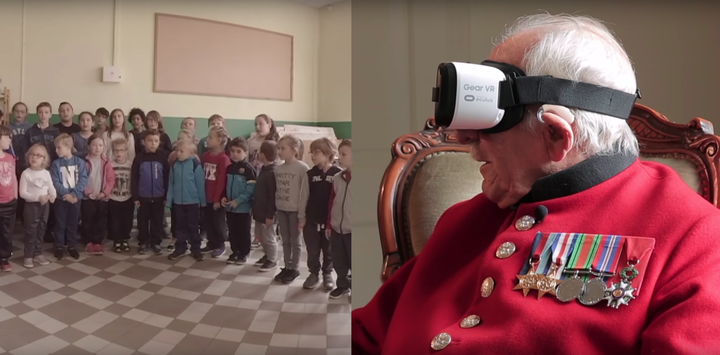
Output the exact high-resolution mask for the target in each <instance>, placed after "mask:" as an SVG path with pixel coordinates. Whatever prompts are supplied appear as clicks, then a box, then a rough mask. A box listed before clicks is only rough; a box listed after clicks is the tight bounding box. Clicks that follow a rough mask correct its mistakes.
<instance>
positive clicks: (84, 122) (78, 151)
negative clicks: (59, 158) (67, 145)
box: [71, 111, 100, 159]
mask: <svg viewBox="0 0 720 355" xmlns="http://www.w3.org/2000/svg"><path fill="white" fill-rule="evenodd" d="M78 123H79V126H80V132H77V133H73V134H72V135H71V136H72V139H73V145H74V146H75V152H74V153H73V154H75V155H76V156H78V157H80V158H83V159H85V157H86V156H87V155H88V138H90V136H92V135H93V131H92V128H93V116H92V114H91V113H90V112H87V111H85V112H83V113H81V114H80V115H78ZM96 134H97V135H98V136H100V133H96Z"/></svg>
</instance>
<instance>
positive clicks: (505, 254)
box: [495, 242, 516, 259]
mask: <svg viewBox="0 0 720 355" xmlns="http://www.w3.org/2000/svg"><path fill="white" fill-rule="evenodd" d="M515 249H516V248H515V244H513V243H510V242H505V243H502V244H500V246H499V247H498V248H497V250H495V256H496V257H498V258H500V259H505V258H509V257H510V255H513V253H515Z"/></svg>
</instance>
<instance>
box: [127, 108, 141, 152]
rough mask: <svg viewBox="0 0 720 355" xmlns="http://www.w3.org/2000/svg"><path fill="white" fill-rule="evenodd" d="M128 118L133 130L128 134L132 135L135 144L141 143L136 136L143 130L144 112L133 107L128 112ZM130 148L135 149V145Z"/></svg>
mask: <svg viewBox="0 0 720 355" xmlns="http://www.w3.org/2000/svg"><path fill="white" fill-rule="evenodd" d="M128 117H129V119H130V124H132V126H133V128H132V129H131V130H130V133H132V135H133V138H134V139H135V142H139V141H141V139H140V137H138V136H139V135H140V133H142V132H143V130H144V129H145V126H144V125H145V112H144V111H143V110H141V109H139V108H137V107H135V108H133V109H132V110H130V114H129V115H128ZM130 147H131V148H135V145H132V146H130Z"/></svg>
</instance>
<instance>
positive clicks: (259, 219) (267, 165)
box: [252, 141, 278, 272]
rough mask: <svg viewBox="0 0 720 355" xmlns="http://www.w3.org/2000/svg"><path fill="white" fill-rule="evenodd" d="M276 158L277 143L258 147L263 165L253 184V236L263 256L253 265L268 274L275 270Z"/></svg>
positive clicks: (268, 143) (272, 142)
mask: <svg viewBox="0 0 720 355" xmlns="http://www.w3.org/2000/svg"><path fill="white" fill-rule="evenodd" d="M277 158H278V149H277V143H276V142H275V141H264V142H263V143H262V144H261V145H260V154H259V159H260V161H261V162H262V163H263V167H262V169H260V174H259V175H258V177H257V182H256V183H255V191H254V194H253V207H252V217H253V219H254V220H255V236H256V237H258V238H259V239H260V244H261V245H262V248H263V251H264V252H265V255H264V256H263V257H262V258H260V260H258V261H257V262H256V263H255V266H259V267H260V269H259V271H261V272H268V271H272V270H275V269H277V249H278V242H277V235H276V234H275V226H276V224H275V212H277V208H276V207H275V191H276V189H277V185H276V180H275V170H276V168H277V165H276V164H275V162H276V161H277Z"/></svg>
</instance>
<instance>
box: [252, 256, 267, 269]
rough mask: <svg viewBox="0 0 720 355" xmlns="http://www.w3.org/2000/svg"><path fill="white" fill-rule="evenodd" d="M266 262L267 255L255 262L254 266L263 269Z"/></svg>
mask: <svg viewBox="0 0 720 355" xmlns="http://www.w3.org/2000/svg"><path fill="white" fill-rule="evenodd" d="M266 261H267V255H263V256H262V258H260V259H259V260H258V261H256V262H255V264H253V266H255V267H261V266H263V265H265V262H266Z"/></svg>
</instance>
